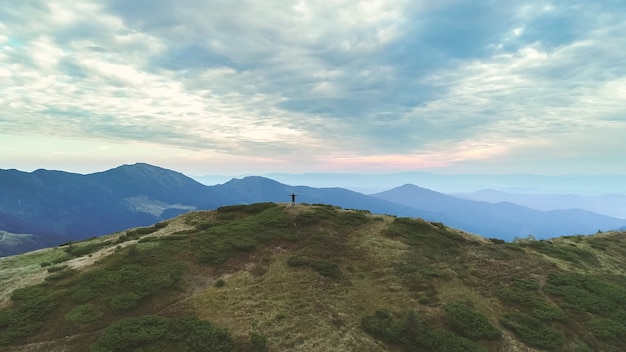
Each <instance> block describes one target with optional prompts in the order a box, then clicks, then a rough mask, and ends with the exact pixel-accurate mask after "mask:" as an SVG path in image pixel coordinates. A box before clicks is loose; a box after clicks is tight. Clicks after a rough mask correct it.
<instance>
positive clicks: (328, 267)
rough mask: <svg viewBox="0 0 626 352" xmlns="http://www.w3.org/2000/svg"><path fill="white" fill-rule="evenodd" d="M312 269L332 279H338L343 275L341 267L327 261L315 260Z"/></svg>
mask: <svg viewBox="0 0 626 352" xmlns="http://www.w3.org/2000/svg"><path fill="white" fill-rule="evenodd" d="M311 268H313V270H315V271H317V272H318V273H319V274H320V275H322V276H325V277H329V278H331V279H338V278H340V277H341V275H342V274H341V269H339V266H337V264H335V263H332V262H329V261H327V260H314V261H312V262H311Z"/></svg>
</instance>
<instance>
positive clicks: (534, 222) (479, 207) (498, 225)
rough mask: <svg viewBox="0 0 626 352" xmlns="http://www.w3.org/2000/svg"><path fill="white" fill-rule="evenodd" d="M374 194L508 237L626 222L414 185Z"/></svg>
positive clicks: (485, 232)
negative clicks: (463, 196)
mask: <svg viewBox="0 0 626 352" xmlns="http://www.w3.org/2000/svg"><path fill="white" fill-rule="evenodd" d="M372 196H373V197H376V198H380V199H384V200H387V201H390V202H394V203H398V204H401V205H405V206H409V207H413V208H418V209H428V210H430V211H432V212H434V213H437V214H439V215H440V217H438V218H429V219H430V220H436V221H442V222H444V223H445V224H446V225H449V226H453V227H456V228H460V229H463V230H465V231H469V232H473V233H478V234H481V235H483V236H486V237H495V238H500V239H505V240H513V239H514V238H515V237H526V236H528V235H533V236H534V237H536V238H548V237H556V236H559V235H574V234H585V233H593V232H596V231H598V230H601V231H606V230H611V229H617V228H619V227H622V226H624V224H625V223H626V220H624V219H618V218H613V217H609V216H605V215H599V214H595V213H592V212H589V211H583V210H576V209H571V210H552V211H539V210H535V209H530V208H527V207H523V206H520V205H516V204H513V203H506V202H503V203H497V204H493V203H488V202H480V201H473V200H467V199H460V198H456V197H452V196H449V195H445V194H442V193H438V192H434V191H431V190H428V189H425V188H421V187H418V186H415V185H411V184H406V185H404V186H400V187H396V188H393V189H391V190H388V191H385V192H381V193H376V194H372Z"/></svg>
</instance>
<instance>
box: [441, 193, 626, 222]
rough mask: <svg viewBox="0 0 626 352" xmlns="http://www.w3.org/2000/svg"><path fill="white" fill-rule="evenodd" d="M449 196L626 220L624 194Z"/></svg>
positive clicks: (482, 194) (625, 195) (480, 194)
mask: <svg viewBox="0 0 626 352" xmlns="http://www.w3.org/2000/svg"><path fill="white" fill-rule="evenodd" d="M451 195H452V196H455V197H458V198H464V199H471V200H478V201H485V202H489V203H501V202H510V203H515V204H519V205H523V206H525V207H529V208H533V209H537V210H557V209H582V210H589V211H592V212H594V213H598V214H604V215H608V216H613V217H616V218H622V219H624V218H626V194H600V195H578V194H528V193H510V192H503V191H498V190H494V189H484V190H480V191H476V192H472V193H459V194H451Z"/></svg>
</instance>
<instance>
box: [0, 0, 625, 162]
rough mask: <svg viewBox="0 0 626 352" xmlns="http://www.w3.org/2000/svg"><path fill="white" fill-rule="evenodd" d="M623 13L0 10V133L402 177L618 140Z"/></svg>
mask: <svg viewBox="0 0 626 352" xmlns="http://www.w3.org/2000/svg"><path fill="white" fill-rule="evenodd" d="M625 14H626V10H625V9H624V6H623V5H619V4H608V3H594V2H589V1H578V2H572V1H552V2H549V3H548V2H545V3H542V2H530V1H513V2H503V3H498V2H496V3H489V2H475V1H461V0H446V1H421V2H411V1H382V0H369V1H359V2H354V1H348V0H344V1H316V2H311V1H291V2H273V1H270V2H267V1H264V2H261V1H252V0H241V1H230V2H217V1H199V0H198V1H186V2H177V1H173V0H158V1H156V0H149V1H148V0H135V1H121V0H119V1H117V0H116V1H113V0H111V1H104V2H95V1H94V2H90V1H82V2H78V3H72V4H71V5H67V4H64V5H63V6H61V5H59V4H55V3H50V4H48V3H37V2H30V1H20V2H5V3H2V4H0V19H1V21H0V33H4V34H3V35H0V107H2V111H3V114H2V115H0V129H1V130H2V131H3V133H10V134H14V135H41V136H55V137H59V138H79V139H94V140H101V141H110V142H115V143H124V142H141V143H155V144H160V145H163V146H169V147H172V148H182V149H187V150H191V151H194V153H196V152H203V151H204V152H206V153H207V155H216V153H217V154H219V155H238V156H248V157H250V158H261V159H262V158H266V157H267V156H269V155H271V156H274V157H276V158H281V160H285V161H289V162H291V161H294V162H295V160H300V159H306V158H308V159H310V160H317V161H318V162H319V163H320V164H323V163H324V162H325V160H326V161H328V163H331V161H329V160H331V159H332V160H334V161H332V162H333V163H341V162H344V163H348V160H352V161H359V162H360V163H362V164H363V165H366V164H368V163H376V162H378V161H382V160H385V159H386V160H396V162H394V165H407V167H408V166H410V165H417V166H419V165H441V166H444V165H451V164H454V163H457V162H460V161H461V160H488V159H493V158H500V157H506V155H522V154H524V152H523V149H524V148H529V150H535V149H533V148H535V147H536V146H538V145H547V141H550V143H551V145H560V146H569V147H572V148H576V143H575V142H573V141H574V140H576V138H575V137H572V136H574V135H581V136H582V135H584V133H585V131H588V130H590V128H592V129H593V130H594V131H596V133H602V131H605V129H610V130H611V131H615V130H617V131H624V130H625V129H626V128H625V123H626V122H625V121H624V119H625V117H624V116H625V112H626V111H625V110H626V109H625V108H624V104H623V101H624V98H625V93H624V92H625V89H626V88H625V87H626V82H625V78H624V77H626V64H624V61H623V49H622V48H623V47H624V45H626V39H623V38H624V37H623V35H622V33H624V31H625V30H626V28H625V26H626V25H625V24H624V22H623V18H624V15H625ZM7 33H10V34H7ZM559 143H560V144H559ZM623 143H624V142H620V141H615V144H616V148H615V150H622V149H623V148H621V149H620V147H624V145H623ZM572 144H573V145H572ZM589 148H595V147H594V146H593V145H592V144H589ZM565 149H567V148H565ZM602 150H603V152H605V151H606V152H611V151H610V150H609V151H607V150H606V148H605V149H602ZM515 153H517V154H515ZM611 153H613V155H614V157H615V158H617V159H620V158H623V157H622V156H620V155H618V153H617V152H611ZM583 154H584V155H586V154H585V153H580V155H583ZM582 158H583V157H582V156H581V160H582ZM410 160H422V161H424V162H422V163H414V164H411V162H410Z"/></svg>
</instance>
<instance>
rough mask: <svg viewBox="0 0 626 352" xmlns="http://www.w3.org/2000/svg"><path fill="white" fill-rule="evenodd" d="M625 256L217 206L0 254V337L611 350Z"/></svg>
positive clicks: (350, 214)
mask: <svg viewBox="0 0 626 352" xmlns="http://www.w3.org/2000/svg"><path fill="white" fill-rule="evenodd" d="M92 256H93V257H92ZM625 257H626V235H625V234H624V233H610V234H598V235H595V236H589V237H585V236H573V237H568V238H561V239H554V240H552V241H520V242H519V243H503V242H501V241H489V240H486V239H482V238H479V237H477V236H472V235H468V234H465V233H462V232H460V231H457V230H454V229H450V228H447V227H446V226H445V225H443V224H441V223H430V222H427V221H424V220H421V219H408V218H396V217H391V216H383V215H372V214H369V213H368V212H364V211H355V210H343V209H339V208H337V207H332V206H327V205H297V206H287V205H279V204H274V203H258V204H252V205H247V206H245V205H238V206H229V207H222V208H219V209H217V210H215V211H210V212H192V213H188V214H186V215H183V216H180V217H178V218H176V219H173V220H170V221H168V222H163V223H159V224H156V225H155V226H152V227H147V228H140V229H134V230H129V231H126V232H124V233H120V234H114V235H110V236H106V237H103V238H98V239H92V240H89V241H84V242H79V243H71V244H67V245H66V246H63V247H59V248H57V249H49V250H44V251H40V252H33V253H27V254H24V255H22V256H17V257H9V258H2V260H0V268H2V269H3V271H5V270H6V271H7V272H8V271H11V272H12V273H14V274H18V275H20V276H22V277H23V280H21V281H20V280H16V279H15V278H13V277H11V278H10V277H8V276H0V286H2V284H11V285H16V286H15V287H19V286H22V288H20V289H17V290H12V291H7V292H6V293H5V294H7V295H9V294H10V299H6V300H5V302H6V303H5V304H4V308H2V309H0V346H5V347H4V348H6V349H7V351H13V350H20V348H23V347H24V346H26V345H28V346H29V348H31V350H42V351H44V350H45V351H54V350H55V348H56V349H57V350H62V348H65V347H63V346H69V347H70V348H71V349H72V350H86V351H88V350H92V351H116V350H129V351H133V350H134V351H152V350H157V349H158V348H159V347H156V346H167V347H168V348H169V349H172V350H188V351H194V350H199V349H198V348H201V347H199V346H214V347H213V349H214V350H220V351H263V350H267V349H269V350H275V351H283V350H289V351H327V350H336V351H342V350H343V351H353V350H360V351H379V350H389V351H398V350H400V351H413V350H433V351H490V350H515V349H519V348H521V347H522V346H526V347H527V348H528V347H529V348H538V349H546V350H554V351H593V350H606V351H619V350H624V349H626V342H625V341H626V323H625V322H626V308H624V307H626V280H624V279H625V277H624V272H623V269H622V268H623V267H624V264H626V263H625V261H626V260H625ZM96 258H97V260H96ZM89 260H91V261H93V262H94V263H93V264H90V265H87V266H84V267H83V266H79V265H77V264H78V263H82V262H84V261H89ZM27 279H28V280H27ZM29 280H30V281H29ZM28 282H32V284H28ZM7 297H8V296H7ZM66 337H68V338H66ZM12 346H15V347H12ZM1 348H3V347H0V349H1Z"/></svg>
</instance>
